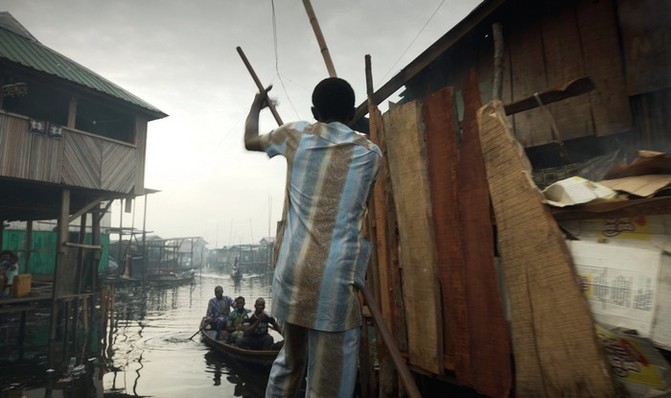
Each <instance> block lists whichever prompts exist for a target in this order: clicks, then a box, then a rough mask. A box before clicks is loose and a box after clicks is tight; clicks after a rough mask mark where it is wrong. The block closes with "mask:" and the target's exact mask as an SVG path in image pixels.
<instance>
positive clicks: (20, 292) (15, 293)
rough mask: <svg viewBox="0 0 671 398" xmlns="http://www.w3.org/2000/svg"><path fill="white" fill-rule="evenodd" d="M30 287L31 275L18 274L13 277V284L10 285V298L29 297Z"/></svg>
mask: <svg viewBox="0 0 671 398" xmlns="http://www.w3.org/2000/svg"><path fill="white" fill-rule="evenodd" d="M31 286H32V275H30V274H19V275H17V276H15V277H14V283H12V297H14V298H19V297H26V296H29V295H30V289H31Z"/></svg>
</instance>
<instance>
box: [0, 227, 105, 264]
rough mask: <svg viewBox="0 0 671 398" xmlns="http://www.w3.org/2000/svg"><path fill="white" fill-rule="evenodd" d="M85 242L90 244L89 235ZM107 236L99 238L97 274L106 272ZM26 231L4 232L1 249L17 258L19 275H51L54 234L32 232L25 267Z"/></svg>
mask: <svg viewBox="0 0 671 398" xmlns="http://www.w3.org/2000/svg"><path fill="white" fill-rule="evenodd" d="M85 239H86V242H85V243H88V244H90V243H91V234H90V233H87V234H86V238H85ZM109 241H110V238H109V234H102V235H101V236H100V244H101V246H102V253H101V254H100V263H99V264H98V272H105V271H107V264H108V261H107V256H108V254H109ZM25 248H26V231H23V230H5V231H3V233H2V249H3V250H11V251H13V252H14V253H15V254H16V255H17V256H19V273H31V274H36V275H51V274H53V273H54V267H55V265H56V232H53V231H33V237H32V243H31V252H30V264H29V265H28V266H26V260H25V257H26V250H25Z"/></svg>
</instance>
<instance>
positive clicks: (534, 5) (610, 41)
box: [478, 0, 632, 147]
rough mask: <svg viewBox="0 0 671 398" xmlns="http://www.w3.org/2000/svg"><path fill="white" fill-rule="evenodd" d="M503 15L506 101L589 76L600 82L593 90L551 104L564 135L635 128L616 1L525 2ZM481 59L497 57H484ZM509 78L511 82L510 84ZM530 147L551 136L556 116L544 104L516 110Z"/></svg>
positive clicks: (519, 132) (519, 131) (521, 135)
mask: <svg viewBox="0 0 671 398" xmlns="http://www.w3.org/2000/svg"><path fill="white" fill-rule="evenodd" d="M520 4H521V6H520V8H519V9H518V10H516V11H519V12H511V13H509V14H508V15H510V16H509V17H507V18H505V19H504V20H502V21H501V22H502V24H503V32H504V33H503V35H504V41H505V52H506V59H507V62H509V63H508V64H507V65H509V68H508V69H506V70H505V71H504V73H505V75H506V76H505V77H504V92H503V96H502V98H503V99H504V100H506V101H508V100H510V101H517V100H519V99H522V98H525V97H528V96H530V95H533V94H534V93H536V92H541V91H543V90H545V89H548V88H551V87H558V86H561V85H563V84H564V83H566V82H567V81H570V80H572V79H576V78H579V77H583V76H590V77H591V78H592V79H593V80H594V82H595V85H596V86H597V89H596V90H595V91H593V92H592V93H590V94H589V95H587V96H579V97H575V98H571V99H568V100H565V101H561V102H559V103H555V104H552V105H549V106H547V107H546V108H547V110H549V111H550V112H551V115H552V118H553V119H554V121H555V123H556V125H557V130H558V131H559V135H560V136H561V138H562V139H573V138H579V137H585V136H589V135H599V136H602V135H609V134H616V133H621V132H625V131H629V130H630V129H631V127H632V116H631V109H630V107H629V100H628V97H627V95H626V93H625V92H624V88H625V80H624V69H623V66H622V53H621V51H620V47H619V41H618V37H619V33H620V32H618V26H617V20H616V14H615V10H614V8H613V3H612V2H610V1H591V0H580V1H577V2H575V3H572V4H567V3H566V2H521V3H520ZM478 61H479V62H493V61H492V59H491V58H490V59H486V58H481V59H479V60H478ZM507 82H510V84H506V83H507ZM512 122H513V126H514V132H515V136H516V138H517V139H518V140H519V141H520V143H521V144H522V145H523V146H524V147H531V146H538V145H543V144H547V143H550V142H553V141H554V140H555V139H556V138H557V137H553V132H552V127H551V126H552V119H551V118H550V117H549V116H548V114H547V113H546V112H545V110H544V109H542V108H536V109H532V110H529V111H526V112H523V113H520V114H517V115H514V116H513V117H512Z"/></svg>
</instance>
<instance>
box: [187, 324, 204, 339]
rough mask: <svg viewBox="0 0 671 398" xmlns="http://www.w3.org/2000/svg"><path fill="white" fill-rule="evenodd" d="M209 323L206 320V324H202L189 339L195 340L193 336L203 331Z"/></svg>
mask: <svg viewBox="0 0 671 398" xmlns="http://www.w3.org/2000/svg"><path fill="white" fill-rule="evenodd" d="M207 325H208V324H207V322H205V324H204V325H203V326H201V327H200V329H198V331H197V332H196V333H194V334H192V335H191V337H189V340H193V338H194V337H196V335H197V334H198V333H200V332H202V331H203V329H205V327H206V326H207Z"/></svg>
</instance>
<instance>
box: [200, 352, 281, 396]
mask: <svg viewBox="0 0 671 398" xmlns="http://www.w3.org/2000/svg"><path fill="white" fill-rule="evenodd" d="M205 362H206V364H207V366H208V371H211V372H212V380H213V382H214V385H215V386H218V385H220V384H221V378H222V375H225V382H226V383H228V384H232V385H234V386H235V387H234V389H233V396H235V397H244V398H258V397H263V396H264V393H265V389H266V383H267V382H268V372H269V369H267V368H263V367H258V366H253V365H252V366H250V365H245V364H241V363H236V362H233V361H231V360H230V359H229V358H226V357H224V356H223V355H221V354H220V353H218V352H215V351H209V352H207V353H206V354H205Z"/></svg>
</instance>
